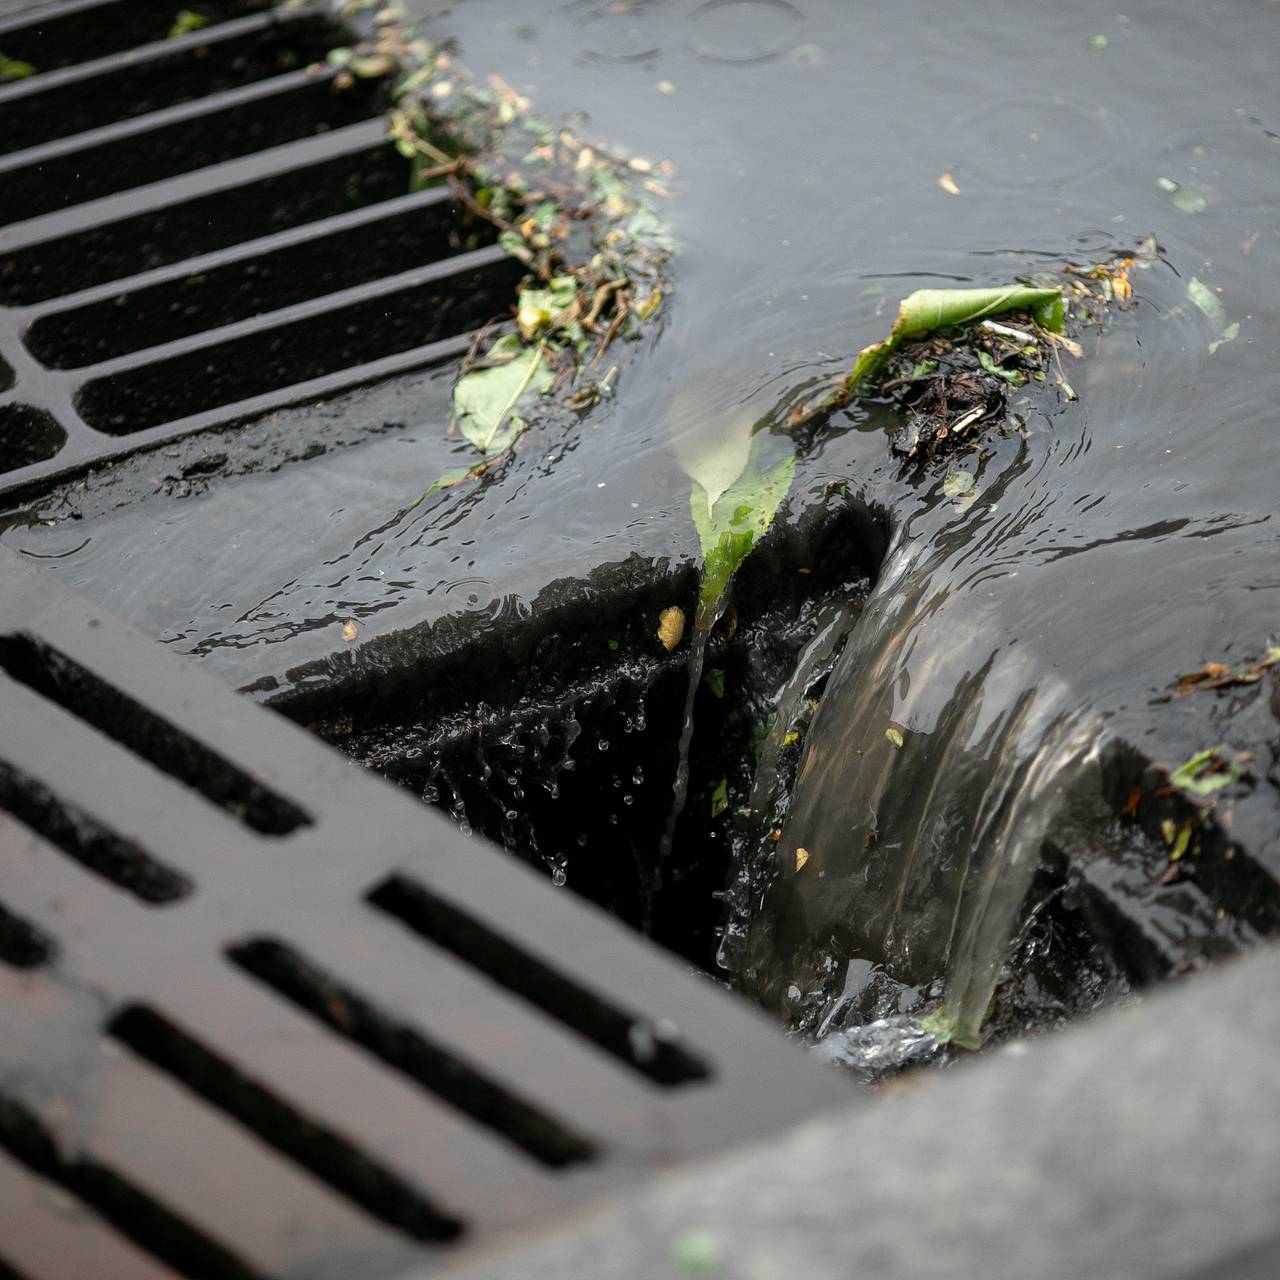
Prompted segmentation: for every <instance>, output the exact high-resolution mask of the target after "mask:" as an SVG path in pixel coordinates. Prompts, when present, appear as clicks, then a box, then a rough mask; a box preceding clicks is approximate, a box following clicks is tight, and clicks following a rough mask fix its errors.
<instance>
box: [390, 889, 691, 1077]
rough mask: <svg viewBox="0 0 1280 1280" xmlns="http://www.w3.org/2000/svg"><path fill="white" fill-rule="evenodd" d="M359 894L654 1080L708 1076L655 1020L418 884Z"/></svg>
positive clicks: (415, 931)
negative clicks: (599, 993)
mask: <svg viewBox="0 0 1280 1280" xmlns="http://www.w3.org/2000/svg"><path fill="white" fill-rule="evenodd" d="M367 899H368V901H369V902H370V903H371V904H372V905H373V906H375V907H377V908H379V909H380V910H382V911H385V912H386V913H387V914H388V915H390V916H394V917H395V919H397V920H399V921H400V922H401V923H403V924H405V925H408V927H409V928H410V929H411V930H413V932H414V933H417V934H419V935H420V936H421V937H423V938H426V939H427V940H428V941H430V942H433V943H435V944H436V945H438V946H441V947H443V948H444V949H445V950H447V951H450V952H452V953H453V954H454V955H455V956H457V957H458V958H459V959H460V960H463V961H465V962H466V963H467V964H469V965H471V966H472V967H473V968H475V969H478V970H479V971H480V972H481V973H483V974H485V976H486V977H489V978H492V979H493V981H495V982H497V983H498V984H500V985H501V986H503V987H505V988H506V989H507V990H508V991H510V992H511V993H512V994H513V995H517V996H520V997H521V999H523V1000H526V1001H528V1003H530V1004H532V1005H534V1006H535V1007H536V1008H538V1009H541V1010H542V1011H543V1012H544V1013H548V1014H550V1015H551V1017H553V1018H555V1019H556V1020H557V1021H559V1022H561V1023H563V1024H564V1025H565V1026H566V1027H568V1028H569V1029H570V1030H572V1031H575V1032H577V1033H578V1035H580V1036H583V1037H584V1038H585V1039H587V1040H589V1041H590V1042H591V1043H592V1044H594V1045H597V1046H598V1047H599V1048H601V1049H604V1050H605V1051H606V1052H607V1053H610V1054H612V1055H613V1057H615V1058H618V1059H619V1060H620V1061H622V1062H624V1063H626V1064H627V1066H629V1067H632V1068H633V1069H634V1070H636V1071H638V1072H640V1074H641V1075H644V1076H647V1077H648V1078H649V1079H650V1080H652V1081H654V1082H655V1083H657V1084H661V1085H667V1086H673V1085H679V1084H687V1083H689V1082H691V1081H695V1080H705V1079H707V1078H708V1077H709V1076H710V1074H711V1072H710V1070H709V1069H708V1067H707V1066H706V1064H705V1063H703V1062H701V1061H700V1060H699V1059H698V1058H696V1057H695V1056H694V1055H693V1054H692V1053H690V1052H689V1051H688V1050H687V1049H686V1048H684V1047H683V1046H682V1045H680V1044H679V1043H677V1042H675V1041H673V1040H671V1039H668V1038H666V1037H665V1036H664V1034H663V1031H664V1028H663V1027H662V1026H661V1025H660V1024H658V1023H653V1022H649V1021H647V1020H645V1019H637V1018H635V1017H634V1016H632V1015H629V1014H626V1013H623V1012H622V1011H621V1010H620V1009H618V1008H616V1007H615V1006H614V1005H611V1004H609V1003H608V1002H607V1001H605V1000H602V999H601V998H600V997H599V996H597V995H596V994H594V993H593V992H591V991H589V990H588V989H587V988H586V987H583V986H581V985H580V984H579V983H577V982H575V981H574V980H573V979H572V978H568V977H566V976H565V975H564V974H562V973H560V972H558V971H557V970H555V969H553V968H552V967H551V966H550V965H548V964H546V963H544V962H543V961H541V960H539V959H537V958H536V957H534V956H532V955H530V954H529V953H528V952H527V951H525V950H524V949H523V948H521V947H519V946H517V945H516V944H515V943H513V942H512V941H511V940H510V939H509V938H506V937H503V936H502V935H501V934H499V933H497V932H495V931H494V930H492V929H490V928H489V927H488V926H486V925H484V924H482V923H481V922H480V921H479V920H477V919H476V918H475V917H474V916H471V915H469V914H467V913H466V912H464V911H462V910H460V909H459V908H458V907H456V906H454V905H453V904H452V903H449V902H446V901H445V900H444V899H443V898H440V897H437V896H436V895H435V894H433V893H431V892H430V891H429V890H428V889H426V888H424V887H423V886H422V885H420V884H415V883H414V882H413V881H411V880H408V879H406V878H405V877H403V876H392V877H390V878H389V879H387V880H384V881H383V882H382V883H381V884H380V885H378V886H377V887H376V888H374V889H373V890H372V891H371V892H370V893H369V894H368V895H367Z"/></svg>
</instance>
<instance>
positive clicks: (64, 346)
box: [0, 0, 519, 493]
mask: <svg viewBox="0 0 1280 1280" xmlns="http://www.w3.org/2000/svg"><path fill="white" fill-rule="evenodd" d="M178 7H179V6H174V5H173V4H171V3H168V2H167V0H166V2H165V3H157V2H156V0H106V2H105V3H89V4H85V3H82V2H81V3H70V4H60V5H59V4H55V5H49V6H44V7H43V8H42V9H40V10H38V13H39V15H40V16H39V17H38V18H37V17H35V16H32V15H28V16H27V17H25V18H23V17H21V16H19V17H11V18H8V19H0V50H3V51H4V53H5V55H6V56H7V57H9V58H12V59H21V60H24V61H28V62H30V63H31V64H32V65H34V66H35V67H36V68H37V71H38V73H39V74H36V75H34V76H31V77H30V78H28V79H24V80H19V81H16V82H13V83H10V84H6V85H0V188H2V189H3V191H4V199H3V201H0V493H4V492H9V493H21V492H26V491H38V490H39V489H40V488H42V487H44V486H46V485H47V484H48V482H49V481H50V480H52V479H54V478H56V477H60V476H66V475H69V474H73V473H75V472H76V471H79V470H83V469H84V468H85V467H87V466H90V465H94V464H99V463H104V462H108V461H110V460H111V459H112V458H114V457H118V456H120V455H122V454H124V453H127V452H132V451H134V450H136V449H138V448H140V447H143V446H150V445H154V444H157V443H159V442H162V441H166V440H170V439H173V438H175V437H177V436H181V435H186V434H189V433H191V432H195V431H199V430H201V429H203V428H206V427H211V426H214V425H221V424H226V423H229V422H235V421H237V420H243V419H245V418H249V417H254V416H259V415H261V414H262V413H264V412H267V411H270V410H271V409H274V408H278V407H280V406H282V405H284V404H289V403H297V402H300V401H305V400H310V399H314V398H323V397H324V396H326V395H328V394H330V393H332V392H333V391H335V390H337V389H339V388H343V387H349V386H353V385H357V384H359V383H362V382H369V381H373V380H375V379H377V378H381V377H385V376H388V375H390V374H393V373H398V372H403V371H406V370H409V369H415V368H422V367H425V366H429V365H431V364H434V363H437V362H440V361H445V360H450V359H454V358H456V357H457V356H459V355H461V354H462V353H463V352H464V351H465V350H466V348H467V346H468V345H469V343H470V341H471V334H472V333H473V332H474V330H475V329H476V328H477V327H478V326H479V325H481V324H483V323H484V322H485V321H487V320H489V319H490V318H491V317H492V316H493V315H494V314H496V313H498V312H500V311H502V310H503V308H504V306H505V304H506V301H507V299H509V297H510V295H511V284H512V282H513V281H514V279H515V278H516V277H517V276H518V275H519V268H518V266H517V265H516V264H515V263H514V262H513V261H512V260H511V259H510V258H508V257H507V256H506V255H505V254H504V253H503V252H502V251H501V250H500V249H499V248H498V247H497V246H496V245H494V244H493V243H492V235H491V234H490V233H489V231H488V230H487V228H483V227H464V226H462V225H461V224H460V222H459V220H458V218H457V216H456V214H455V210H454V209H453V207H452V205H451V202H450V200H449V194H448V192H447V190H445V189H442V188H437V189H431V190H424V191H418V192H410V190H409V169H408V165H407V163H406V162H405V161H404V160H403V159H401V157H399V156H398V155H397V154H396V152H395V150H394V148H393V147H392V146H391V144H390V143H388V142H387V140H386V137H385V127H384V121H383V119H382V112H383V110H384V107H385V105H386V102H385V94H386V90H385V86H383V85H381V84H379V83H377V82H374V81H360V80H356V81H354V82H349V78H348V79H344V78H342V77H340V76H339V74H338V72H337V71H336V70H335V69H334V68H331V67H329V66H327V65H325V63H324V53H325V51H326V50H327V49H328V48H330V47H332V46H334V45H335V44H338V43H341V42H342V39H343V37H342V33H341V31H340V29H339V28H338V27H336V26H335V25H334V23H333V21H332V19H331V17H330V15H329V13H328V10H327V9H326V8H325V7H324V6H323V5H319V4H316V5H311V6H303V7H293V8H286V9H281V10H278V11H273V10H270V9H268V8H267V6H266V5H265V4H263V3H261V0H259V2H257V3H254V2H252V0H217V2H216V3H205V4H202V5H200V6H198V8H199V10H200V12H201V14H203V15H204V16H206V17H207V18H209V19H210V20H211V23H210V25H208V26H206V27H203V28H201V29H200V30H198V31H195V32H192V33H189V34H186V35H181V36H177V37H174V38H166V37H167V35H168V32H169V29H170V27H171V26H172V24H173V21H174V15H175V12H176V9H177V8H178Z"/></svg>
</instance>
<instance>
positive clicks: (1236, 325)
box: [1209, 320, 1240, 355]
mask: <svg viewBox="0 0 1280 1280" xmlns="http://www.w3.org/2000/svg"><path fill="white" fill-rule="evenodd" d="M1239 336H1240V322H1239V321H1238V320H1233V321H1232V322H1231V323H1230V324H1229V325H1227V327H1226V328H1225V329H1223V331H1222V336H1221V337H1220V338H1218V339H1217V340H1216V341H1214V342H1211V343H1209V354H1210V355H1213V353H1214V352H1215V351H1217V349H1218V348H1219V347H1220V346H1222V344H1223V343H1224V342H1233V341H1234V340H1235V339H1236V338H1238V337H1239Z"/></svg>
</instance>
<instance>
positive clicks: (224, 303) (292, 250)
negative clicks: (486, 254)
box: [25, 189, 494, 369]
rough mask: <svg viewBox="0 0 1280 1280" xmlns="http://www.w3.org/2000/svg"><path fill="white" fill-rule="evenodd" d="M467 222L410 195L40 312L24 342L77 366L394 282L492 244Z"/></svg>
mask: <svg viewBox="0 0 1280 1280" xmlns="http://www.w3.org/2000/svg"><path fill="white" fill-rule="evenodd" d="M493 238H494V237H493V233H492V229H490V228H488V227H487V226H482V227H480V228H477V229H476V230H474V231H469V232H467V233H465V235H464V234H463V224H462V222H461V220H460V219H459V217H458V214H457V212H456V211H455V210H454V208H453V207H452V205H451V203H450V201H449V198H448V193H447V192H446V191H444V190H443V189H440V190H436V191H430V192H422V193H420V194H419V195H417V196H407V197H404V198H402V199H401V200H398V201H396V202H395V204H394V205H392V206H391V208H389V209H388V210H387V211H386V212H385V213H384V212H383V211H381V210H379V209H378V208H376V207H375V208H374V209H372V210H369V211H367V212H365V213H363V214H362V215H358V216H356V217H354V218H350V217H349V218H346V219H344V220H343V225H342V226H341V227H339V228H337V229H334V230H329V229H328V228H326V227H317V228H315V229H314V233H313V234H311V235H308V236H306V237H305V238H299V239H296V240H294V241H292V242H291V243H289V244H286V245H284V246H283V247H280V248H275V249H270V248H268V249H264V250H263V251H260V252H256V253H251V254H246V255H245V256H243V257H238V258H236V259H235V260H234V261H232V262H229V263H225V264H223V265H218V266H212V267H207V268H205V267H198V266H194V265H193V266H192V268H191V269H190V271H189V273H185V274H183V275H181V276H176V277H174V278H172V279H168V280H165V281H163V282H161V283H158V284H153V285H148V286H145V287H143V288H139V289H133V290H131V291H129V292H123V293H117V294H114V295H112V296H111V297H108V298H103V299H101V300H100V301H95V302H92V303H89V304H87V305H82V306H78V307H76V308H75V309H74V310H68V311H59V312H55V313H53V314H50V315H44V316H41V317H40V318H39V319H38V320H36V321H35V323H34V324H32V325H31V327H30V329H28V331H27V333H26V336H25V343H26V346H27V349H28V350H29V351H30V352H31V353H32V354H33V355H34V356H35V357H36V359H37V360H39V361H40V362H41V363H42V364H45V365H48V366H50V367H52V368H56V369H69V368H77V367H80V366H83V365H87V364H94V363H97V362H99V361H102V360H108V359H111V358H113V357H116V356H122V355H129V354H132V353H133V352H135V351H141V350H143V349H144V348H147V347H155V346H160V345H161V344H163V343H166V342H172V341H173V340H174V339H176V338H182V337H187V336H189V335H192V334H196V333H200V332H202V331H204V330H207V329H215V328H218V327H219V326H221V325H227V324H232V323H234V322H235V321H238V320H245V319H248V318H249V317H251V316H255V315H258V314H260V313H262V312H267V311H275V310H279V309H280V308H282V307H287V306H291V305H293V304H294V303H298V302H305V301H309V300H310V299H312V298H318V297H321V296H323V295H324V294H330V293H337V292H339V291H341V290H343V289H349V288H352V287H354V286H356V285H361V284H367V283H369V282H371V281H374V280H378V279H382V278H385V277H387V276H394V275H397V274H399V273H400V272H403V271H408V270H410V269H411V268H413V267H418V266H421V265H422V264H423V263H426V262H431V261H434V260H438V259H444V258H448V257H450V256H452V255H454V254H456V253H460V252H463V251H466V250H473V249H477V248H480V247H481V246H482V245H485V244H488V243H490V242H492V240H493Z"/></svg>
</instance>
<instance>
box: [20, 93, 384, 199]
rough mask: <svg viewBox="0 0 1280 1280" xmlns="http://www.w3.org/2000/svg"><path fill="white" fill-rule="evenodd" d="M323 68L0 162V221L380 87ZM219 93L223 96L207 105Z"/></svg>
mask: <svg viewBox="0 0 1280 1280" xmlns="http://www.w3.org/2000/svg"><path fill="white" fill-rule="evenodd" d="M336 78H337V73H336V72H335V71H334V70H333V69H332V68H326V69H325V70H324V71H322V72H320V73H319V74H316V75H309V74H308V73H307V72H305V71H296V72H291V73H289V74H287V75H283V76H276V77H274V78H273V79H271V80H268V81H266V82H265V83H262V84H257V85H250V86H248V87H247V88H244V89H239V90H235V91H233V92H231V93H227V94H222V95H219V96H218V98H215V99H203V100H201V101H200V102H197V103H193V104H190V105H187V106H181V107H174V108H171V109H170V110H168V111H164V112H158V113H156V114H155V115H151V116H143V117H142V118H140V119H138V120H134V121H130V122H128V123H126V124H117V125H110V126H108V127H107V128H105V129H100V130H96V131H95V132H94V133H88V134H78V135H76V137H74V138H69V139H66V140H65V141H63V142H54V143H49V144H47V145H46V146H44V147H40V148H36V149H34V150H30V151H23V152H18V153H17V154H16V155H13V156H10V157H9V159H8V162H0V181H3V183H4V188H5V200H4V210H3V214H0V222H4V223H12V222H21V221H24V220H25V219H27V218H35V217H39V216H40V215H42V214H47V213H52V212H54V211H55V210H58V209H62V208H65V207H66V206H68V205H75V204H83V203H84V202H85V201H88V200H96V199H98V198H100V197H102V196H109V195H114V194H115V193H116V192H119V191H124V190H126V189H128V188H130V187H137V186H141V185H143V184H145V183H149V182H155V181H157V180H159V179H161V178H170V177H174V176H176V175H178V174H182V173H189V172H190V171H191V170H192V169H201V168H205V167H206V166H208V165H214V164H218V163H220V162H222V161H225V160H231V159H234V158H236V157H239V156H244V155H247V154H249V153H252V152H257V151H264V150H266V149H267V148H268V147H273V146H277V145H279V144H280V143H283V142H290V141H293V140H294V139H296V138H303V137H306V136H307V135H309V134H314V133H317V132H320V131H321V130H323V129H329V128H337V127H339V126H341V125H344V124H352V123H354V122H356V121H357V120H367V119H368V118H369V117H370V116H373V115H376V114H377V113H378V112H379V111H380V110H381V106H382V95H383V90H382V87H381V86H380V85H379V84H378V83H377V82H375V81H372V80H357V81H355V82H354V83H353V84H352V85H351V86H350V87H349V88H346V89H342V90H339V89H337V88H336V87H335V84H334V82H335V80H336ZM219 99H221V100H223V101H224V102H225V100H226V99H232V101H231V102H230V103H228V104H226V105H220V106H219V105H216V103H217V102H218V101H219Z"/></svg>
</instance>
